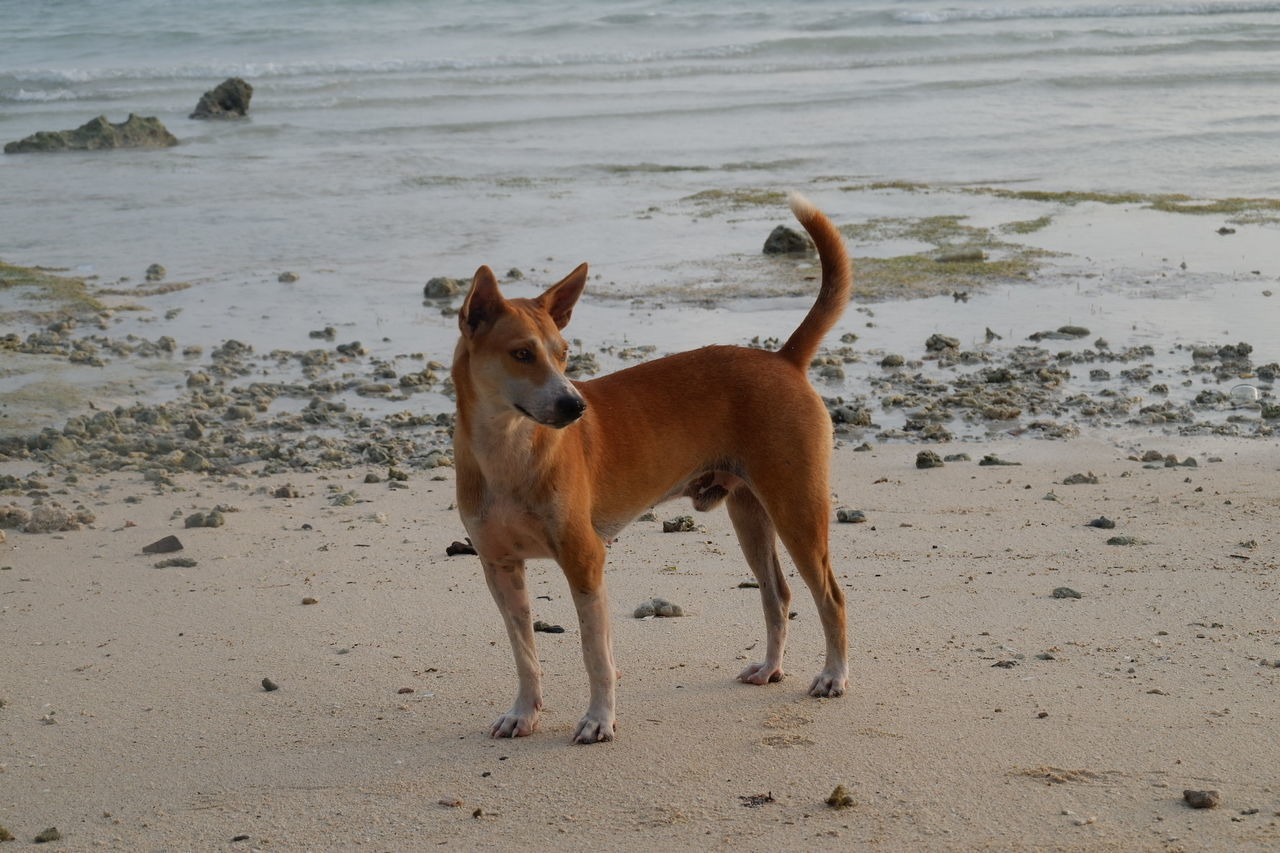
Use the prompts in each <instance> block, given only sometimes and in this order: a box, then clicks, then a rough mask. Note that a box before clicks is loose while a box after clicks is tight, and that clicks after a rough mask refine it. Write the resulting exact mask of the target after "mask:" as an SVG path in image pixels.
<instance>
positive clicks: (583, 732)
mask: <svg viewBox="0 0 1280 853" xmlns="http://www.w3.org/2000/svg"><path fill="white" fill-rule="evenodd" d="M613 728H614V723H613V718H612V717H610V718H608V719H607V720H603V719H598V718H596V717H594V716H592V715H591V714H587V715H586V716H585V717H583V718H582V722H580V723H578V728H577V729H575V730H574V732H573V742H574V743H601V742H603V741H607V740H613Z"/></svg>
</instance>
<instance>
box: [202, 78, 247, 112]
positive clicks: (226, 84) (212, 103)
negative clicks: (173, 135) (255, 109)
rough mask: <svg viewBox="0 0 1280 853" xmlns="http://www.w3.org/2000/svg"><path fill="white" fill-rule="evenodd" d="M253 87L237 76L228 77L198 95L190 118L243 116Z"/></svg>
mask: <svg viewBox="0 0 1280 853" xmlns="http://www.w3.org/2000/svg"><path fill="white" fill-rule="evenodd" d="M252 97H253V87H252V86H250V85H249V84H248V83H246V82H245V81H243V80H241V79H240V78H239V77H228V78H227V79H226V80H223V81H222V82H221V83H219V84H218V85H217V87H216V88H213V89H210V90H209V91H208V92H205V93H204V94H203V95H201V96H200V103H198V104H196V111H195V112H193V113H192V114H191V116H190V118H231V119H236V118H244V117H245V116H246V115H248V113H249V100H250V99H251V98H252Z"/></svg>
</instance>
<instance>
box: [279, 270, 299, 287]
mask: <svg viewBox="0 0 1280 853" xmlns="http://www.w3.org/2000/svg"><path fill="white" fill-rule="evenodd" d="M299 278H300V276H299V275H298V274H297V273H296V272H282V273H280V275H278V276H276V281H278V282H280V283H281V284H293V283H294V282H295V281H297V280H298V279H299Z"/></svg>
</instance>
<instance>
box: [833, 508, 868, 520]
mask: <svg viewBox="0 0 1280 853" xmlns="http://www.w3.org/2000/svg"><path fill="white" fill-rule="evenodd" d="M866 520H867V514H866V513H865V512H863V511H862V510H860V509H849V508H848V507H843V506H842V507H840V508H839V509H837V510H836V521H838V522H840V523H842V524H862V523H864V522H865V521H866Z"/></svg>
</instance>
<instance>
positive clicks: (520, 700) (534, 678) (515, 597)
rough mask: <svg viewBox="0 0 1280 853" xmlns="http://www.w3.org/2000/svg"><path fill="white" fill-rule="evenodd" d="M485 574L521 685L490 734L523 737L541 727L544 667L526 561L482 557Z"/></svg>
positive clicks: (492, 735) (491, 735)
mask: <svg viewBox="0 0 1280 853" xmlns="http://www.w3.org/2000/svg"><path fill="white" fill-rule="evenodd" d="M481 562H482V563H483V564H484V578H485V580H486V581H487V582H488V584H489V592H491V593H492V594H493V600H494V601H495V602H496V603H497V605H498V610H499V611H501V613H502V621H503V622H504V623H505V624H506V626H507V636H508V637H509V638H510V639H511V650H512V652H514V654H515V658H516V673H517V674H518V675H519V678H520V687H519V689H518V690H517V691H516V701H515V704H513V705H512V706H511V710H510V711H508V712H507V713H505V714H503V715H502V716H501V717H499V718H498V719H497V720H496V721H494V724H493V727H492V728H491V729H490V730H489V736H490V737H495V738H496V737H524V736H525V735H528V734H533V732H534V730H535V729H537V728H538V713H539V711H541V710H542V668H541V667H540V666H539V665H538V653H537V650H536V649H535V648H534V641H533V614H532V611H531V610H530V607H529V590H528V588H527V587H526V586H525V580H524V561H523V560H500V561H490V560H486V559H484V558H483V557H482V558H481Z"/></svg>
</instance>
